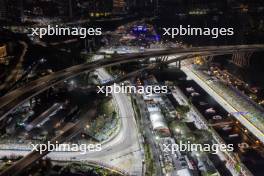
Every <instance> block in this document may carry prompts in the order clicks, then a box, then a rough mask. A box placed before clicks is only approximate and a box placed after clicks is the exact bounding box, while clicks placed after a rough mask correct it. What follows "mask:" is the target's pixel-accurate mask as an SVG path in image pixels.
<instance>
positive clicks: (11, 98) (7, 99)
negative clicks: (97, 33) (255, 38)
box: [0, 45, 264, 121]
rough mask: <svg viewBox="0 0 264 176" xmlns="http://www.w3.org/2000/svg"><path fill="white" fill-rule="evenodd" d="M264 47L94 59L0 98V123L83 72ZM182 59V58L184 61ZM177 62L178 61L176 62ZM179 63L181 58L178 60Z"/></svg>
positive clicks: (178, 50)
mask: <svg viewBox="0 0 264 176" xmlns="http://www.w3.org/2000/svg"><path fill="white" fill-rule="evenodd" d="M263 50H264V45H235V46H207V47H194V48H170V49H166V50H158V51H149V52H144V53H135V54H125V55H122V56H118V57H113V58H111V59H102V60H97V61H94V62H91V63H85V64H81V65H75V66H72V67H69V68H66V69H64V70H61V71H58V72H55V73H52V74H50V75H47V76H44V77H41V78H39V79H37V80H34V81H32V82H30V83H28V84H27V85H25V86H23V87H20V88H18V89H16V90H14V91H12V92H10V93H8V94H6V95H5V96H3V97H1V98H0V121H2V120H3V119H4V118H5V117H6V116H7V115H8V114H9V113H11V112H12V111H13V110H14V109H15V108H16V107H17V106H19V105H21V104H23V103H24V102H25V101H27V100H28V99H30V98H31V97H33V96H35V95H37V94H39V93H41V92H43V91H45V90H47V89H48V88H49V87H52V86H54V85H56V84H58V83H60V82H62V81H63V80H65V79H69V78H72V77H74V76H77V75H79V74H81V73H83V72H85V71H92V70H95V69H97V68H100V67H108V66H112V65H117V64H121V63H128V62H132V61H136V60H142V59H148V58H152V57H159V56H167V55H175V54H177V55H223V54H230V53H233V52H239V51H243V52H244V51H263ZM185 59H186V58H185ZM179 60H180V59H179ZM182 60H183V59H182Z"/></svg>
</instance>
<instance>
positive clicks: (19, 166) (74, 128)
mask: <svg viewBox="0 0 264 176" xmlns="http://www.w3.org/2000/svg"><path fill="white" fill-rule="evenodd" d="M95 114H96V111H95V110H90V111H89V112H88V113H87V115H88V116H89V117H93V116H95ZM82 126H83V122H82V121H81V120H80V121H78V122H77V123H75V124H72V125H70V126H68V127H66V128H65V129H63V132H62V133H61V134H59V135H58V136H56V137H55V138H53V139H52V140H51V143H52V144H56V141H58V143H63V142H65V141H67V140H69V139H71V138H72V137H73V136H75V135H77V134H78V133H79V132H80V131H81V129H82ZM48 153H49V151H48V150H46V151H44V152H43V153H42V154H40V153H39V152H38V151H32V152H30V153H29V154H26V156H25V157H23V158H22V159H21V160H19V161H17V162H15V163H14V164H13V165H11V166H10V167H8V168H7V169H6V170H4V171H3V172H2V173H0V175H1V176H9V175H16V174H19V173H20V172H21V171H22V170H24V169H25V168H27V167H28V166H30V165H32V164H33V163H34V162H36V161H38V160H39V159H40V158H42V157H44V156H45V155H47V154H48Z"/></svg>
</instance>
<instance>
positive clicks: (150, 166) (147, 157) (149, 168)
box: [144, 144, 155, 176]
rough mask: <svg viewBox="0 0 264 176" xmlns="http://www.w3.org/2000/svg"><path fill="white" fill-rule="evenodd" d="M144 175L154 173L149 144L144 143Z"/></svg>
mask: <svg viewBox="0 0 264 176" xmlns="http://www.w3.org/2000/svg"><path fill="white" fill-rule="evenodd" d="M144 151H145V165H146V174H145V175H146V176H152V175H155V166H154V159H153V155H152V152H151V149H150V146H149V144H144Z"/></svg>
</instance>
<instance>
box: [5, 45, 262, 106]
mask: <svg viewBox="0 0 264 176" xmlns="http://www.w3.org/2000/svg"><path fill="white" fill-rule="evenodd" d="M238 49H248V50H263V49H264V45H252V46H248V45H238V46H222V47H219V46H218V47H217V46H211V47H196V48H187V49H186V48H180V49H179V48H174V49H168V50H164V51H156V52H154V51H151V52H145V53H139V54H131V55H127V56H119V57H116V58H112V59H111V60H106V59H103V60H98V61H94V62H91V63H85V64H80V65H76V66H73V68H68V69H67V70H60V71H58V72H56V73H53V74H51V75H53V76H54V75H59V74H64V73H65V72H68V71H70V72H71V71H73V70H75V69H80V68H81V67H84V68H85V67H94V68H98V67H100V66H101V65H105V66H107V65H108V66H111V65H112V64H110V63H111V62H118V63H126V62H131V61H132V60H137V59H142V58H146V57H154V56H157V57H158V56H163V55H172V54H202V53H204V52H221V53H226V52H234V51H236V50H238ZM218 50H219V51H218ZM124 60H125V61H124ZM122 61H123V62H122ZM118 63H115V64H118ZM85 69H88V68H85ZM49 76H50V75H47V76H44V77H42V78H40V79H39V82H43V81H44V80H45V79H46V80H50V79H51V77H49ZM37 82H38V80H35V81H32V82H31V83H29V84H28V87H31V86H33V85H36V83H37ZM22 89H23V88H22ZM9 95H10V96H9V98H4V97H6V96H4V97H2V98H3V100H5V101H7V100H10V98H12V92H11V93H9ZM2 98H0V100H1V101H0V107H2V106H3V103H5V101H2Z"/></svg>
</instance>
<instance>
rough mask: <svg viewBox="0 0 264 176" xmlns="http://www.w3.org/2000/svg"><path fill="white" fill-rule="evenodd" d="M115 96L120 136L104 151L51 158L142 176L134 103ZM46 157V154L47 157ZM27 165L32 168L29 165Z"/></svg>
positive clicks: (8, 152)
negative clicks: (92, 163)
mask: <svg viewBox="0 0 264 176" xmlns="http://www.w3.org/2000/svg"><path fill="white" fill-rule="evenodd" d="M97 72H98V74H99V76H100V78H101V79H104V80H105V79H112V77H111V76H110V75H109V74H108V73H107V72H106V71H104V70H103V69H98V70H97ZM112 96H113V98H114V100H115V102H116V104H117V106H118V109H119V116H120V118H121V124H122V125H121V129H120V132H119V133H118V134H117V135H116V136H115V137H114V138H113V139H112V140H110V141H108V142H106V143H103V144H102V150H101V151H99V152H90V153H86V154H80V153H79V152H52V153H49V154H48V157H50V158H51V159H53V160H60V161H88V162H97V163H103V164H108V165H111V166H113V167H115V168H121V170H125V171H126V172H127V173H129V174H132V175H142V173H141V171H142V159H143V158H142V152H141V148H140V144H139V139H138V130H137V126H136V121H135V118H134V111H133V108H132V105H131V102H130V100H129V98H128V97H127V96H126V95H125V94H122V93H120V94H112ZM75 129H77V128H75ZM75 134H76V133H75ZM28 153H29V151H19V150H1V152H0V156H5V155H7V156H10V155H23V156H25V155H27V154H28ZM46 154H47V153H45V154H44V155H46ZM44 155H41V156H40V154H38V155H37V154H34V155H33V154H29V155H27V156H26V157H28V160H29V161H34V160H35V159H38V158H41V157H43V156H44ZM22 160H23V159H22ZM19 163H20V161H19ZM25 164H27V165H29V164H28V162H27V163H25ZM18 166H19V167H21V166H20V164H18ZM18 166H16V167H18ZM9 171H10V170H7V171H6V173H9Z"/></svg>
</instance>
